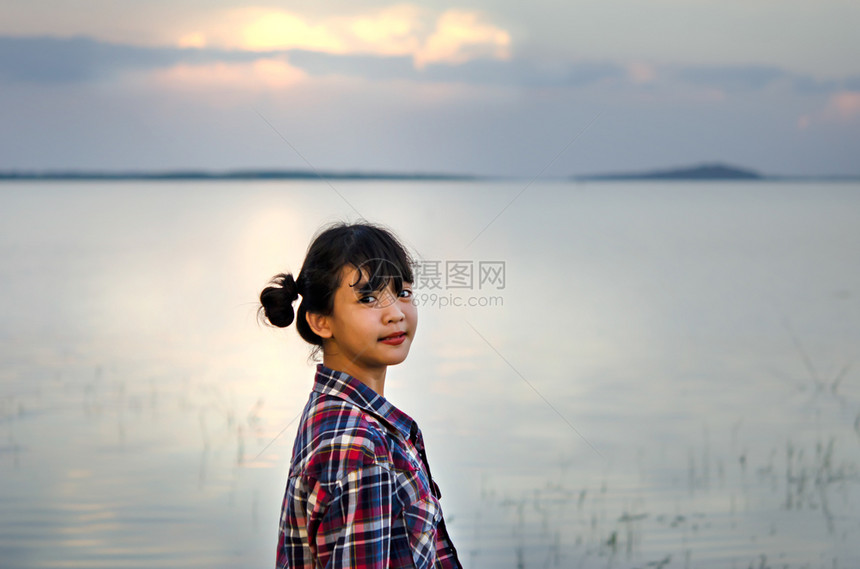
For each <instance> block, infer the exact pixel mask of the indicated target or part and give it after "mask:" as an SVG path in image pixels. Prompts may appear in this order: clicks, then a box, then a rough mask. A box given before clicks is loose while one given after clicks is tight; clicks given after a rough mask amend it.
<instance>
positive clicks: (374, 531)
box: [277, 364, 461, 569]
mask: <svg viewBox="0 0 860 569" xmlns="http://www.w3.org/2000/svg"><path fill="white" fill-rule="evenodd" d="M439 497H440V493H439V487H438V486H436V483H435V482H433V479H432V477H431V476H430V467H429V466H428V465H427V455H426V454H425V452H424V440H423V438H422V436H421V431H420V430H419V429H418V425H417V424H416V423H415V421H413V420H412V419H411V418H410V417H409V416H408V415H406V414H405V413H403V412H402V411H400V410H398V409H397V408H396V407H394V406H393V405H392V404H391V403H389V402H388V401H386V399H385V398H384V397H382V396H380V395H378V394H377V393H376V392H374V391H373V390H372V389H371V388H369V387H367V386H366V385H364V384H363V383H361V382H360V381H359V380H357V379H355V378H354V377H352V376H350V375H348V374H346V373H343V372H339V371H334V370H332V369H329V368H327V367H325V366H324V365H322V364H318V365H317V372H316V377H315V379H314V389H313V391H312V392H311V395H310V400H309V401H308V403H307V405H306V406H305V410H304V413H303V414H302V420H301V424H300V426H299V430H298V433H297V435H296V442H295V445H294V446H293V457H292V464H291V466H290V474H289V479H288V481H287V490H286V495H285V496H284V504H283V508H282V510H281V527H280V538H279V541H278V555H277V567H278V568H279V569H281V568H287V567H289V568H301V569H318V568H326V569H347V568H350V569H388V568H397V569H400V568H407V567H408V568H410V569H411V568H418V569H429V568H434V569H457V568H460V567H461V566H460V562H459V560H458V559H457V552H456V550H455V549H454V546H453V545H452V544H451V540H450V539H449V537H448V531H447V530H446V529H445V521H444V520H443V519H442V510H441V508H440V506H439Z"/></svg>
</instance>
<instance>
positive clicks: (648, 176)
mask: <svg viewBox="0 0 860 569" xmlns="http://www.w3.org/2000/svg"><path fill="white" fill-rule="evenodd" d="M527 179H529V178H527V177H514V176H507V177H505V176H480V175H471V174H445V173H441V174H439V173H424V172H413V173H398V172H333V171H320V172H317V171H312V170H272V169H245V170H230V171H225V172H218V171H208V170H165V171H152V172H141V171H124V172H110V171H95V170H45V171H33V170H6V171H2V170H0V182H5V181H183V180H188V181H194V180H212V181H216V180H357V181H361V180H379V181H385V180H391V181H439V182H452V181H453V182H456V181H490V180H508V181H512V180H527ZM544 180H547V181H552V180H555V181H568V182H575V183H583V182H620V181H624V182H627V181H630V182H637V181H642V182H653V181H686V182H706V181H723V182H730V181H739V182H856V181H860V175H823V176H779V175H766V174H761V173H759V172H756V171H754V170H750V169H744V168H738V167H736V166H728V165H724V164H702V165H699V166H692V167H684V168H671V169H662V170H648V171H640V172H626V173H625V172H610V173H604V174H588V175H575V176H561V177H555V178H552V177H548V178H544ZM532 181H533V180H532Z"/></svg>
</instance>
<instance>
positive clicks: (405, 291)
mask: <svg viewBox="0 0 860 569" xmlns="http://www.w3.org/2000/svg"><path fill="white" fill-rule="evenodd" d="M411 297H412V291H411V290H410V289H408V288H404V289H403V290H401V291H400V298H411Z"/></svg>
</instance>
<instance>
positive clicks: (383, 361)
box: [323, 265, 418, 378]
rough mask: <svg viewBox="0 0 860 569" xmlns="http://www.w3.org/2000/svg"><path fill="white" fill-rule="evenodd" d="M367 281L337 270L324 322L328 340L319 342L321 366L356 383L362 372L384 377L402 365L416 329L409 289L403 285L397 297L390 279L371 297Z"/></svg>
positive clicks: (351, 270) (359, 274)
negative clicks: (336, 283) (388, 370)
mask: <svg viewBox="0 0 860 569" xmlns="http://www.w3.org/2000/svg"><path fill="white" fill-rule="evenodd" d="M367 279H368V275H367V272H366V271H359V269H357V268H355V267H353V266H352V265H347V266H345V267H344V268H343V269H342V270H341V279H340V286H339V287H338V289H337V290H336V291H335V294H334V302H333V309H332V313H331V314H330V315H328V316H327V317H326V322H327V332H328V333H330V336H329V337H325V338H324V340H323V353H324V355H325V359H326V361H328V362H330V363H331V364H332V365H340V367H334V368H333V369H340V370H342V371H345V372H347V373H350V375H353V376H354V377H359V378H361V375H359V374H360V373H362V372H364V373H366V372H371V374H372V373H373V372H379V371H380V369H382V371H383V373H384V368H385V367H387V366H390V365H396V364H399V363H401V362H402V361H403V360H405V359H406V356H407V355H408V354H409V348H410V346H411V345H412V339H413V338H414V336H415V330H416V328H417V326H418V309H417V307H416V306H415V304H413V297H412V284H411V283H407V282H404V283H403V289H402V290H401V291H400V292H399V293H397V292H395V290H394V283H393V279H389V282H388V283H387V284H386V287H385V288H384V289H382V290H378V291H372V290H368V289H367ZM326 365H329V364H326ZM332 365H329V367H332ZM350 370H353V371H350Z"/></svg>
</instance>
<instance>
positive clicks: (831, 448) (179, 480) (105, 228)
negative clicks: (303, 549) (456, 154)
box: [0, 181, 860, 569]
mask: <svg viewBox="0 0 860 569" xmlns="http://www.w3.org/2000/svg"><path fill="white" fill-rule="evenodd" d="M523 190H524V191H523ZM360 216H363V217H365V218H367V219H370V220H374V221H379V222H382V223H385V224H386V225H388V226H389V227H391V228H392V229H393V230H394V231H395V232H396V233H398V234H399V235H400V236H401V237H402V238H403V240H404V241H405V242H406V243H407V244H408V245H409V246H410V247H411V248H412V249H413V251H414V252H415V254H416V257H417V258H419V259H420V261H421V264H420V269H421V271H422V273H423V275H424V280H423V282H419V283H418V286H417V290H416V292H417V293H418V295H417V298H418V301H419V304H420V308H419V314H420V319H419V321H420V324H419V333H418V337H417V339H416V343H415V344H414V345H413V348H412V353H411V354H410V356H409V359H408V360H407V361H406V362H405V363H404V364H403V365H401V366H397V367H394V368H391V369H390V370H389V374H388V382H387V387H386V395H387V396H388V398H389V399H390V400H391V401H392V402H394V403H395V404H396V405H398V406H399V407H400V408H401V409H403V410H405V411H406V412H408V413H409V414H410V415H412V416H413V417H414V418H415V419H416V420H418V422H419V424H420V425H421V426H422V429H423V430H424V433H425V438H426V440H427V444H428V454H429V456H430V461H431V463H432V466H433V472H434V475H435V476H436V477H437V478H438V481H439V483H440V486H441V487H442V493H443V498H442V504H443V508H444V509H445V512H446V517H447V518H448V519H449V528H450V530H451V533H452V535H453V538H454V540H455V544H456V545H457V547H458V549H459V551H460V554H461V558H462V559H463V561H464V563H465V565H466V567H467V568H469V569H477V568H502V569H504V568H515V567H516V568H520V567H541V568H549V567H564V568H567V567H582V568H592V567H595V568H603V567H609V568H620V567H630V568H633V567H637V568H639V567H641V568H646V567H651V568H661V567H666V568H674V567H691V568H723V567H731V568H739V569H745V568H748V567H752V568H765V567H773V568H777V567H779V568H783V567H786V568H792V569H794V568H819V567H820V568H828V569H833V568H855V567H858V566H860V545H858V544H860V515H858V514H857V512H858V511H860V362H858V356H860V353H858V347H860V264H858V262H857V258H858V252H860V184H854V183H850V184H848V183H846V184H836V183H833V184H806V183H804V184H801V183H791V184H778V183H751V184H750V183H698V184H689V183H617V184H616V183H600V184H596V183H595V184H566V183H548V182H538V183H535V184H532V185H531V186H529V187H527V188H526V183H525V182H504V183H496V182H492V183H490V182H481V183H448V182H445V183H441V182H440V183H416V182H345V181H338V182H333V183H332V184H327V183H325V182H304V181H302V182H205V183H197V182H185V183H130V182H129V183H126V182H123V183H115V182H110V183H83V182H81V183H4V184H3V185H2V186H0V314H2V320H0V481H2V484H0V567H2V568H3V569H21V568H49V567H51V568H53V567H63V568H70V567H86V568H97V567H106V568H107V567H109V568H140V569H144V568H145V569H152V568H161V567H164V568H168V567H169V568H180V569H181V568H192V567H206V568H210V569H211V568H228V567H229V568H235V567H271V566H273V564H274V550H275V540H276V536H277V526H278V517H279V508H280V501H281V497H282V493H283V488H284V484H285V480H286V474H287V468H288V464H289V456H290V450H291V445H292V441H293V438H294V436H295V427H296V425H295V420H296V418H297V415H298V413H299V412H300V411H301V409H302V407H303V405H304V403H305V401H306V398H307V393H308V390H309V389H310V385H311V380H312V376H313V362H311V361H309V360H308V350H307V348H306V346H305V345H304V344H303V343H302V342H301V341H300V339H299V338H298V335H297V334H296V332H295V330H294V329H293V328H290V329H287V330H274V329H269V328H266V327H261V326H259V325H258V324H257V321H256V318H255V316H256V306H257V305H256V298H257V295H258V294H259V291H260V289H261V288H262V287H263V286H264V285H265V284H266V282H267V281H268V279H269V278H270V277H271V276H273V275H274V274H276V273H278V272H281V271H283V270H293V271H298V269H299V268H300V265H301V262H302V260H303V255H304V251H305V249H306V247H307V245H308V242H309V240H310V238H311V236H312V235H313V233H314V231H315V230H316V229H317V228H318V227H319V226H320V225H321V224H323V223H326V222H330V221H335V220H341V219H346V220H355V219H357V218H359V217H360Z"/></svg>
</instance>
